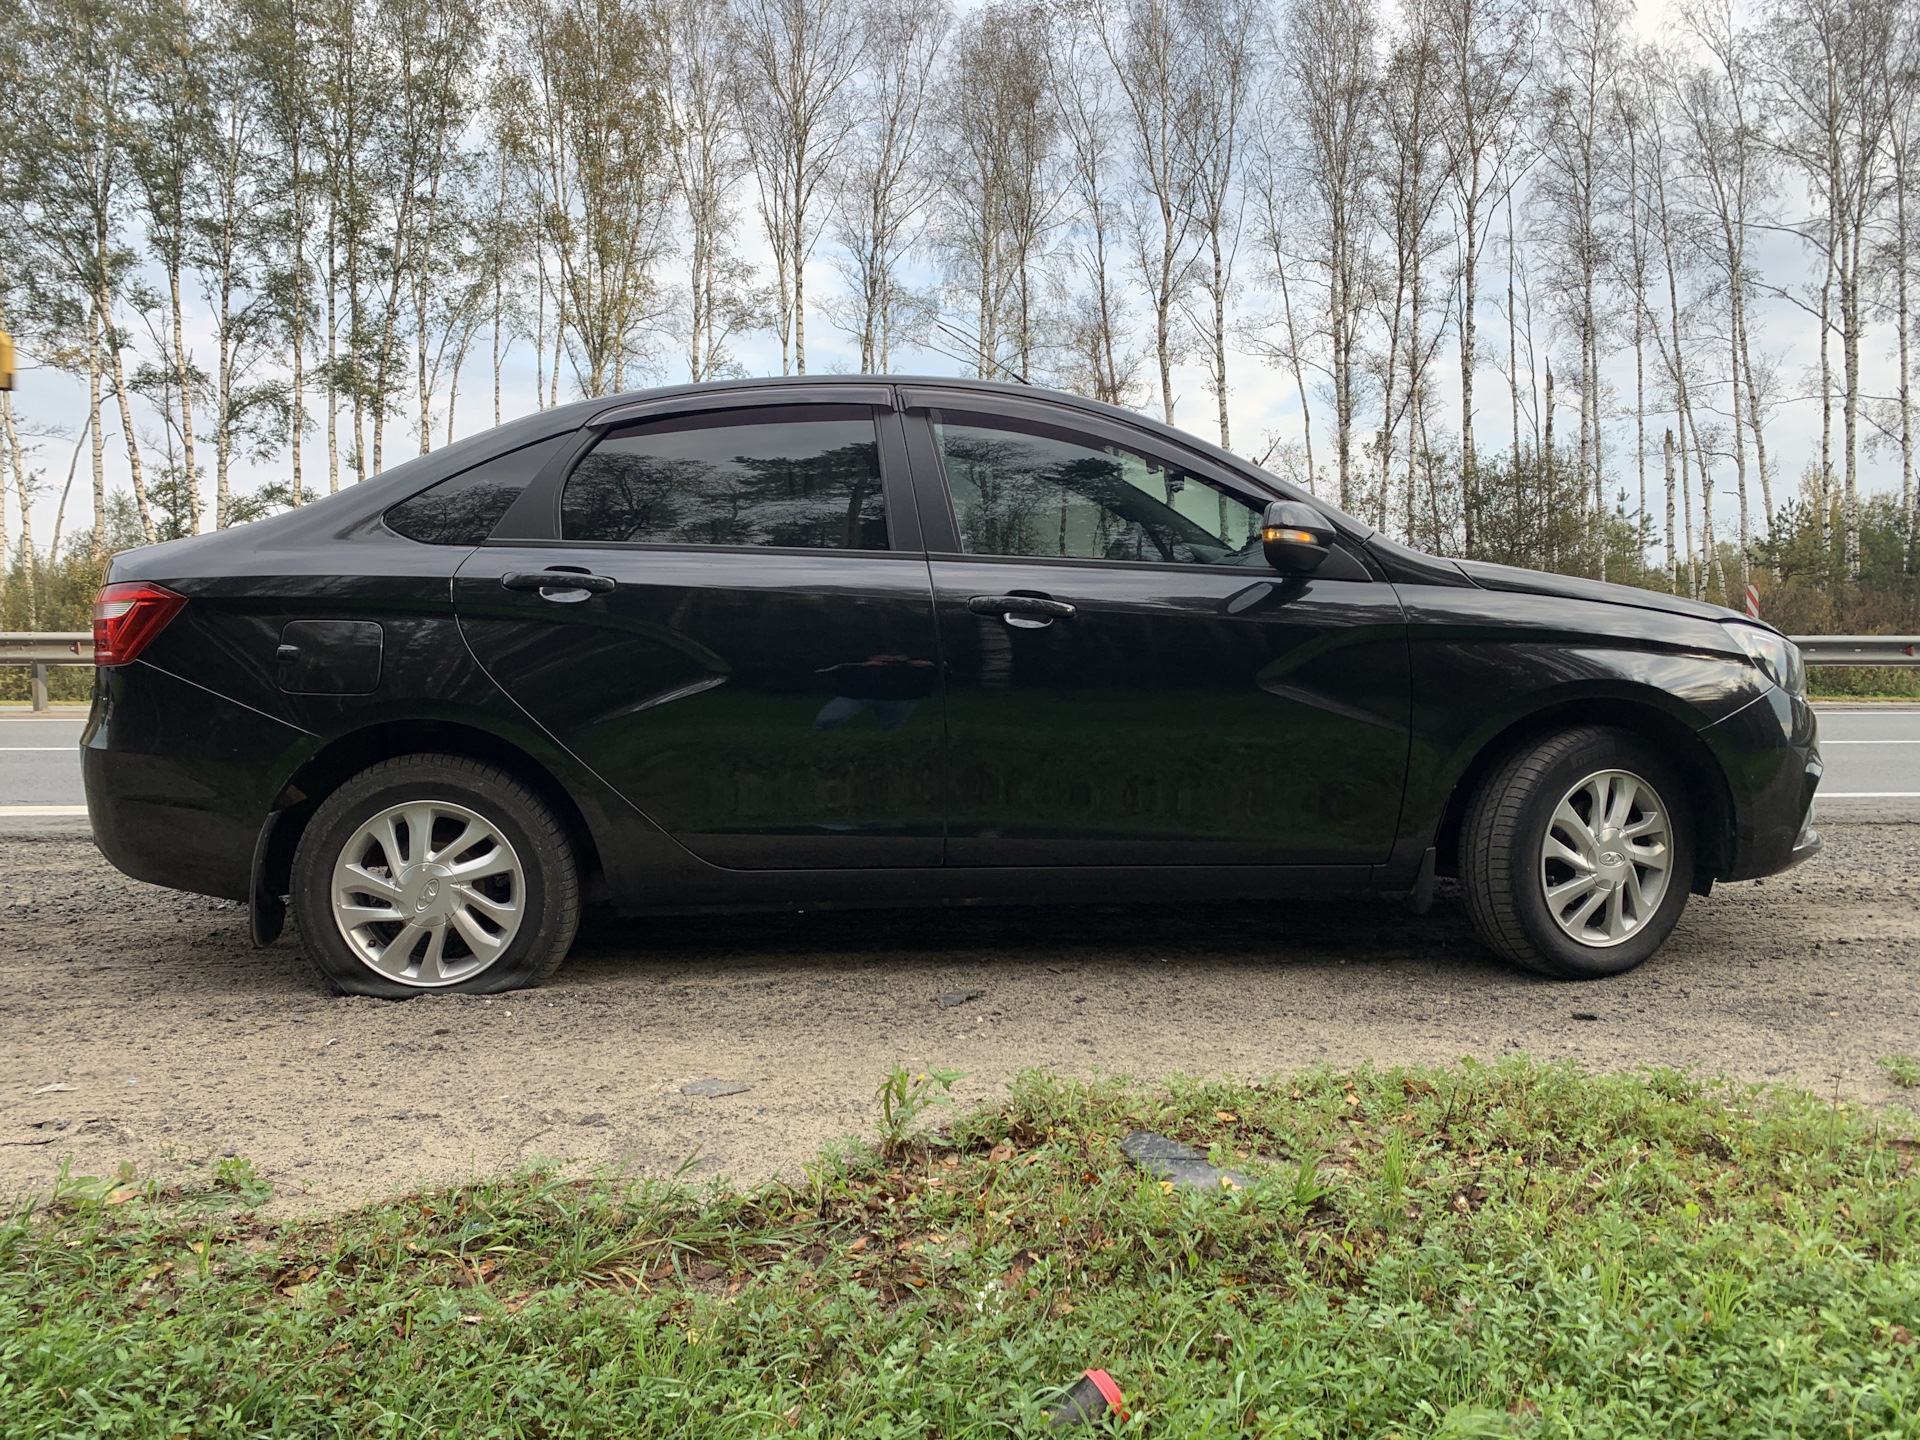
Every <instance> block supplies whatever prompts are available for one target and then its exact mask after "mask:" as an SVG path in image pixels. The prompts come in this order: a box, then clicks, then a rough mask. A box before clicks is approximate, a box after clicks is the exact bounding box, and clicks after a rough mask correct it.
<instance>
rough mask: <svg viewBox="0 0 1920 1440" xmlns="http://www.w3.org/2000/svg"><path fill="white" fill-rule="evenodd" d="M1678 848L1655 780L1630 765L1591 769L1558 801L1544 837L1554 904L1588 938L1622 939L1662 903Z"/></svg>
mask: <svg viewBox="0 0 1920 1440" xmlns="http://www.w3.org/2000/svg"><path fill="white" fill-rule="evenodd" d="M1672 853H1673V837H1672V834H1671V832H1670V830H1669V828H1668V820H1667V807H1666V806H1665V805H1664V804H1663V803H1661V800H1660V796H1659V795H1658V794H1657V793H1656V792H1655V790H1654V788H1653V787H1652V786H1651V785H1649V784H1647V782H1646V781H1644V780H1642V779H1641V778H1640V777H1639V776H1638V775H1630V774H1628V773H1627V772H1626V771H1625V770H1602V771H1600V772H1599V773H1598V774H1596V775H1589V776H1588V777H1587V778H1586V779H1584V780H1582V781H1581V782H1580V783H1579V784H1578V785H1575V786H1574V787H1573V788H1572V789H1571V790H1569V791H1568V792H1567V793H1566V796H1565V798H1563V799H1562V800H1561V801H1560V803H1559V804H1558V805H1557V806H1555V807H1554V811H1553V819H1552V820H1550V821H1549V822H1548V823H1547V835H1546V839H1545V840H1543V841H1542V842H1541V845H1540V885H1541V888H1542V889H1543V890H1544V891H1545V892H1546V897H1547V912H1548V913H1549V914H1550V915H1552V916H1553V919H1554V923H1555V924H1557V925H1559V927H1560V928H1561V929H1562V930H1564V931H1566V932H1567V934H1569V935H1571V936H1572V937H1573V938H1574V939H1575V940H1578V941H1579V942H1580V943H1581V944H1582V945H1592V946H1596V947H1606V946H1609V945H1618V944H1619V943H1620V942H1621V941H1623V940H1625V939H1627V938H1628V937H1629V936H1631V935H1633V934H1635V933H1636V932H1637V931H1638V930H1639V929H1640V927H1641V926H1642V925H1645V924H1646V923H1647V922H1648V921H1649V920H1651V919H1652V918H1653V916H1654V912H1655V911H1657V910H1658V909H1659V908H1660V902H1661V900H1663V899H1664V898H1665V897H1666V893H1667V886H1668V884H1669V883H1670V882H1671V880H1672V878H1673V877H1672V874H1671V867H1672Z"/></svg>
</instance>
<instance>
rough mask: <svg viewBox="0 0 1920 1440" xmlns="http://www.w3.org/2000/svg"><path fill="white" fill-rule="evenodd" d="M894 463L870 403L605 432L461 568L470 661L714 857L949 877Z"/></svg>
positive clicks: (690, 844)
mask: <svg viewBox="0 0 1920 1440" xmlns="http://www.w3.org/2000/svg"><path fill="white" fill-rule="evenodd" d="M902 443H903V442H902V437H901V430H900V421H899V418H898V416H897V415H896V414H895V413H894V411H893V406H892V392H891V391H890V390H889V389H888V388H886V387H883V386H809V387H794V388H792V389H790V390H785V391H778V390H775V391H769V390H765V389H756V390H748V391H740V392H732V393H731V394H726V393H724V392H723V394H722V395H721V396H720V397H718V398H716V397H714V396H713V395H711V394H708V395H704V396H696V397H693V398H692V399H687V400H681V401H677V402H674V401H669V402H664V403H663V402H653V403H651V404H650V405H648V406H646V407H643V408H641V409H639V410H637V411H635V412H631V413H625V414H621V413H616V414H615V415H613V416H611V417H603V418H602V420H601V421H599V422H597V423H596V424H595V425H593V426H591V427H589V429H588V430H587V431H586V432H583V434H582V436H581V437H580V439H579V440H578V442H577V443H576V444H575V445H574V446H573V448H572V450H571V452H570V453H569V455H568V456H567V457H566V458H565V460H564V461H563V462H562V463H561V464H559V465H557V466H556V467H555V468H554V471H553V473H551V474H546V475H543V476H542V482H543V483H542V484H541V485H540V486H537V487H535V489H533V490H530V491H529V492H528V493H527V494H526V495H525V496H523V497H522V499H521V501H520V502H519V504H518V505H517V506H516V508H515V510H514V511H512V512H510V513H509V514H508V516H507V517H506V519H505V520H504V521H503V522H502V524H501V526H500V527H499V529H497V530H496V531H495V533H494V537H493V538H492V539H490V540H489V541H488V543H487V544H486V545H484V546H482V547H481V548H480V549H479V550H477V551H476V552H475V553H474V554H473V555H472V556H470V557H469V558H468V560H467V561H466V563H465V564H464V565H463V566H462V567H461V570H460V572H459V575H458V576H457V578H456V581H455V605H456V609H457V611H458V613H459V616H460V623H461V627H462V631H463V633H464V634H465V636H466V639H467V643H468V644H469V646H471V648H472V650H473V653H474V654H475V656H476V657H477V658H478V659H479V661H480V663H481V664H482V665H483V666H484V667H485V668H486V669H487V671H488V672H489V673H490V674H491V675H492V676H493V677H494V678H495V680H496V681H497V682H498V683H499V684H500V685H501V686H502V687H503V688H504V689H505V690H506V691H507V692H508V693H509V694H510V695H511V696H512V697H513V698H514V699H515V700H516V701H517V702H518V703H519V704H520V705H521V706H522V707H523V708H524V709H525V710H526V711H527V712H528V713H529V714H531V715H532V716H533V717H534V719H535V720H537V721H538V722H539V723H540V724H541V725H542V726H543V727H545V728H546V729H547V730H548V731H549V732H550V733H551V734H553V736H554V737H555V738H556V739H557V740H558V741H559V742H560V743H561V744H563V745H565V746H566V747H567V748H568V749H569V750H571V751H572V752H573V753H574V754H575V755H576V756H578V757H579V758H580V759H581V760H582V761H583V762H584V763H585V764H587V765H588V766H590V767H592V768H593V769H594V770H595V771H596V772H597V773H598V774H599V775H600V776H601V777H602V778H603V779H605V780H606V781H607V782H608V783H609V784H611V785H612V786H613V787H614V788H616V789H617V790H619V791H620V792H621V793H623V794H624V795H625V796H627V798H628V799H630V800H631V801H632V802H633V803H634V804H635V805H636V806H638V807H639V808H640V809H641V810H642V811H644V812H645V813H646V814H647V815H648V816H649V817H651V818H652V819H653V821H654V822H655V823H656V824H658V825H659V826H661V828H663V829H664V830H665V831H667V832H668V833H669V834H670V835H672V836H673V837H674V838H675V839H676V840H678V841H679V842H680V843H681V844H683V845H684V846H686V848H687V849H689V850H690V851H692V852H693V853H694V854H696V855H698V856H700V857H701V858H702V859H705V860H708V861H710V862H712V863H714V864H716V865H722V866H728V867H734V868H746V869H808V868H824V867H837V866H914V865H935V864H938V863H939V862H940V850H941V819H942V815H941V809H942V796H941V761H942V756H941V743H942V741H941V734H940V728H939V724H938V720H939V706H938V700H937V698H936V697H937V691H938V680H939V673H938V668H937V664H936V641H935V635H934V623H933V608H932V599H931V595H930V592H929V588H928V580H927V566H926V559H925V556H924V554H923V553H922V548H921V545H920V542H919V535H918V528H917V523H916V519H915V515H914V508H913V503H912V498H911V495H910V494H909V493H908V491H907V488H906V483H905V473H906V467H905V462H904V453H903V449H902Z"/></svg>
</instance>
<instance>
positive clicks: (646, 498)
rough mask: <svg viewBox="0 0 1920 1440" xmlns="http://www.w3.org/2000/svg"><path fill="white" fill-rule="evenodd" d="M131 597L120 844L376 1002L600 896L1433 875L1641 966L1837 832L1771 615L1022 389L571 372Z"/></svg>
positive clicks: (1498, 944)
mask: <svg viewBox="0 0 1920 1440" xmlns="http://www.w3.org/2000/svg"><path fill="white" fill-rule="evenodd" d="M94 632H95V646H96V658H97V660H98V670H97V672H96V684H95V691H94V703H93V714H92V718H91V720H90V722H89V724H88V727H87V731H86V735H85V739H84V741H83V746H84V762H85V772H86V783H87V799H88V808H89V811H90V813H91V815H92V819H93V827H94V834H95V836H96V838H97V840H98V842H99V844H100V847H101V849H102V850H103V851H104V852H105V853H106V855H107V857H108V858H109V859H110V860H112V861H113V863H114V864H115V865H117V866H119V867H120V868H121V869H122V870H124V871H126V872H127V873H128V874H129V875H133V876H136V877H138V878H140V879H142V880H150V881H153V882H155V883H158V884H161V885H169V886H174V887H177V888H179V889H183V890H192V891H197V892H200V893H203V894H208V895H221V896H229V897H232V898H234V899H236V900H245V901H247V902H249V903H250V905H251V907H252V925H253V934H254V938H255V940H256V942H257V943H261V944H265V943H269V942H271V941H272V940H273V939H274V938H275V937H276V936H277V935H278V934H279V933H280V931H281V929H282V926H283V924H284V922H285V917H286V911H287V906H288V904H289V903H290V904H291V907H292V911H293V916H294V919H295V922H296V926H297V930H298V934H299V939H300V944H301V947H302V949H303V950H304V951H305V953H306V955H307V957H308V959H309V960H310V961H311V962H312V963H313V965H314V966H315V967H316V968H317V969H318V970H319V971H320V973H321V974H322V975H323V976H324V977H325V978H326V979H327V980H328V981H329V982H331V983H332V984H333V985H334V986H336V987H337V988H339V989H340V990H342V991H350V992H356V993H361V994H371V995H387V996H404V995H407V994H411V993H414V992H418V991H421V990H430V989H441V990H462V991H469V992H487V991H501V990H510V989H513V988H515V987H517V986H523V985H530V984H534V983H536V982H537V981H539V980H540V979H541V978H543V977H544V976H546V975H549V974H551V973H552V971H553V970H554V968H555V967H556V966H557V965H559V964H560V962H561V960H562V959H563V958H564V957H565V955H566V953H567V949H568V946H569V945H570V944H571V943H572V941H573V937H574V931H575V927H576V925H577V923H578V920H579V916H580V913H581V910H582V907H583V906H597V907H601V908H604V909H606V910H609V911H615V912H620V913H627V914H633V913H643V912H655V913H659V912H681V913H685V912H690V911H704V910H722V909H739V908H780V907H795V908H799V907H824V906H830V905H908V904H950V903H973V902H980V901H1001V902H1035V901H1075V900H1101V901H1113V900H1134V899H1139V900H1149V899H1155V900H1167V899H1177V900H1182V901H1187V902H1194V903H1196V905H1197V906H1198V905H1202V904H1204V902H1206V901H1210V900H1220V899H1227V898H1242V899H1260V900H1279V899H1284V898H1287V897H1294V896H1301V895H1309V894H1312V895H1320V894H1330V893H1331V894H1340V893H1348V894H1355V895H1361V894H1371V895H1376V896H1382V895H1384V896H1396V897H1406V898H1407V899H1408V900H1409V901H1410V903H1411V904H1412V905H1413V906H1414V907H1415V908H1416V909H1424V908H1425V906H1426V905H1427V904H1428V903H1429V902H1430V900H1431V898H1432V893H1433V887H1434V880H1435V877H1436V876H1437V875H1457V876H1458V877H1459V879H1460V883H1461V888H1462V890H1463V891H1464V893H1465V896H1466V900H1467V905H1468V909H1469V911H1470V912H1471V914H1472V917H1473V920H1474V923H1475V925H1476V926H1477V928H1478V930H1479V933H1480V934H1481V936H1482V937H1483V938H1484V939H1485V941H1486V943H1487V944H1488V945H1489V946H1491V947H1492V948H1493V949H1494V950H1496V951H1497V952H1498V953H1499V954H1501V955H1502V956H1504V957H1506V958H1507V959H1509V960H1512V961H1515V962H1517V963H1519V964H1521V965H1525V966H1528V967H1531V968H1533V969H1536V970H1540V971H1543V972H1545V973H1547V974H1550V975H1557V976H1564V977H1568V978H1580V977H1589V976H1600V975H1612V974H1617V973H1619V972H1620V971H1623V970H1627V969H1629V968H1631V967H1632V966H1635V965H1637V964H1639V963H1640V962H1641V961H1643V960H1645V959H1646V958H1647V957H1648V956H1649V955H1651V954H1652V953H1653V951H1654V950H1655V949H1656V948H1657V947H1658V946H1659V945H1660V943H1661V942H1662V941H1663V940H1664V939H1665V938H1666V936H1667V934H1668V933H1669V932H1670V931H1671V930H1672V929H1673V926H1674V924H1675V922H1676V921H1677V920H1678V918H1679V916H1680V912H1681V910H1682V909H1683V908H1684V907H1685V905H1686V902H1687V896H1688V895H1689V894H1705V893H1706V892H1707V891H1708V890H1709V888H1710V887H1711V886H1712V885H1713V883H1714V882H1715V881H1716V880H1742V879H1748V878H1751V877H1754V876H1760V875H1768V874H1771V873H1773V872H1775V871H1778V870H1781V869H1784V868H1785V867H1787V866H1789V865H1792V864H1793V863H1795V862H1796V861H1798V860H1800V859H1802V858H1804V857H1805V856H1807V855H1808V854H1810V853H1812V851H1813V850H1814V849H1815V848H1816V847H1817V846H1818V844H1819V839H1818V837H1817V836H1816V835H1815V834H1814V833H1813V831H1812V829H1811V825H1810V817H1811V812H1812V801H1813V793H1814V787H1815V785H1816V784H1817V782H1818V779H1819V775H1820V759H1819V752H1818V749H1817V746H1816V743H1815V734H1814V719H1813V715H1812V712H1811V710H1810V709H1809V707H1808V705H1807V702H1806V694H1805V676H1804V671H1803V670H1802V669H1801V665H1800V660H1799V655H1798V652H1797V651H1796V650H1795V649H1794V647H1793V646H1792V645H1791V644H1790V643H1788V642H1787V641H1786V640H1785V639H1784V638H1783V637H1781V636H1780V635H1779V634H1777V633H1776V632H1774V631H1773V630H1770V629H1768V628H1766V627H1765V626H1762V625H1757V624H1754V623H1752V622H1750V621H1747V620H1745V619H1743V618H1742V617H1740V616H1738V615H1736V614H1734V613H1733V612H1731V611H1728V610H1723V609H1720V608H1718V607H1715V606H1711V605H1704V604H1699V603H1696V602H1694V601H1691V600H1683V599H1677V598H1674V597H1671V596H1667V595H1659V594H1652V593H1649V592H1647V591H1643V590H1636V589H1629V588H1626V587H1622V586H1617V585H1606V584H1600V583H1597V582H1593V581H1586V580H1577V579H1569V578H1566V577H1564V576H1558V575H1545V574H1536V573H1533V572H1530V571H1524V570H1514V569H1508V568H1505V567H1502V566H1498V565H1486V564H1477V563H1473V562H1468V561H1454V560H1443V559H1437V558H1435V557H1433V556H1430V555H1424V554H1420V553H1418V552H1415V551H1412V550H1409V549H1406V548H1405V547H1403V546H1400V545H1397V544H1395V543H1393V542H1392V541H1389V540H1388V539H1386V538H1385V537H1384V536H1382V535H1380V534H1378V533H1376V532H1375V531H1373V530H1372V529H1371V528H1369V527H1368V526H1366V525H1364V524H1362V523H1360V522H1359V521H1356V520H1354V519H1352V518H1351V517H1349V516H1346V515H1342V514H1340V513H1338V512H1336V511H1333V510H1331V509H1329V508H1328V507H1327V506H1325V505H1324V504H1322V503H1320V502H1318V501H1315V500H1313V499H1312V498H1311V497H1308V496H1305V495H1301V494H1298V493H1296V492H1294V491H1293V490H1291V489H1289V488H1288V487H1287V486H1286V485H1284V484H1282V483H1281V482H1280V481H1278V480H1276V479H1274V478H1273V477H1272V476H1270V475H1267V474H1265V473H1264V472H1262V471H1261V470H1258V469H1256V468H1254V467H1253V466H1251V465H1249V464H1248V463H1247V462H1245V461H1243V460H1241V459H1239V458H1237V457H1235V456H1233V455H1230V454H1228V453H1226V452H1225V451H1222V450H1219V449H1216V448H1215V447H1213V446H1211V445H1208V444H1206V443H1204V442H1202V441H1199V440H1196V439H1194V438H1193V437H1191V436H1188V435H1184V434H1181V433H1180V432H1178V431H1175V430H1172V429H1169V428H1167V427H1165V426H1162V425H1158V424H1155V423H1153V422H1151V421H1147V420H1143V419H1141V418H1140V417H1139V416H1137V415H1133V414H1130V413H1126V412H1123V411H1120V410H1115V409H1111V408H1109V407H1106V406H1102V405H1097V404H1093V403H1091V402H1088V401H1084V400H1080V399H1076V398H1074V397H1072V396H1067V395H1056V394H1051V393H1047V392H1042V391H1036V390H1032V389H1025V388H1021V387H1017V386H1006V385H997V384H987V383H980V382H969V381H962V380H934V379H928V380H912V381H905V380H901V381H891V380H879V379H871V378H862V379H845V378H831V379H817V380H771V381H742V382H739V383H725V384H713V385H699V386H683V387H679V388H673V389H663V390H653V391H645V392H641V393H637V394H628V395H619V396H614V397H610V398H607V399H600V400H588V401H583V402H580V403H578V404H574V405H568V406H563V407H560V408H557V409H552V410H547V411H543V412H541V413H540V414H537V415H531V416H528V417H527V418H525V419H522V420H517V421H514V422H513V423H511V424H508V425H503V426H501V427H499V428H498V429H496V430H493V431H490V432H488V433H486V434H484V435H478V436H475V437H473V438H471V439H468V440H464V441H461V442H459V443H457V444H453V445H449V446H447V447H446V448H445V449H443V450H440V451H437V452H435V453H433V454H431V455H426V456H422V457H420V458H419V459H416V460H412V461H409V462H408V463H406V464H404V465H400V466H397V467H395V468H394V469H392V470H390V471H388V472H387V473H386V474H384V475H382V476H381V477H379V478H378V479H377V480H374V481H371V482H369V483H367V484H364V485H360V486H357V487H355V488H354V489H352V490H349V491H346V492H343V493H341V494H339V495H336V496H331V497H328V498H327V499H325V500H322V501H320V502H318V503H316V504H312V505H309V506H307V507H305V508H303V509H299V510H295V511H292V512H289V513H287V514H283V515H279V516H276V517H274V518H272V519H269V520H263V521H260V522H258V523H256V524H252V525H248V526H245V527H243V528H240V529H234V530H227V531H222V532H220V533H218V534H212V535H203V536H198V537H195V538H192V539H187V540H177V541H173V542H171V543H169V544H164V545H156V546H150V547H148V548H146V549H142V550H135V551H131V552H128V553H126V554H123V555H121V556H119V557H118V558H117V559H116V560H115V561H114V563H113V569H112V572H111V574H110V576H109V583H108V584H107V586H106V588H105V589H104V590H102V591H101V593H100V597H99V602H98V604H97V606H96V609H95V620H94ZM1194 913H1195V918H1196V921H1197V922H1198V923H1204V918H1205V914H1206V911H1205V909H1204V908H1196V909H1195V912H1194ZM1285 914H1286V912H1285V910H1284V909H1276V910H1275V925H1276V926H1277V927H1284V925H1285V923H1286V922H1285Z"/></svg>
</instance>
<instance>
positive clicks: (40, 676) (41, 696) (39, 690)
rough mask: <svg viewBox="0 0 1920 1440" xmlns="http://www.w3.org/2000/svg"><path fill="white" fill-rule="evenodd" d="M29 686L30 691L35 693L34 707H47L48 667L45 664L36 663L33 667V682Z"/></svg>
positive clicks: (40, 708) (38, 708) (39, 708)
mask: <svg viewBox="0 0 1920 1440" xmlns="http://www.w3.org/2000/svg"><path fill="white" fill-rule="evenodd" d="M29 688H30V693H31V694H32V695H33V708H34V709H36V710H44V709H46V708H47V667H46V666H45V665H35V666H34V667H33V682H32V684H31V686H30V687H29Z"/></svg>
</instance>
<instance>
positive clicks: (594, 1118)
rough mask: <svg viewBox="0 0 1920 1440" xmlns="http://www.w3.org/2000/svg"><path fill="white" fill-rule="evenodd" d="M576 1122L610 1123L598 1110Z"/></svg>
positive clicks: (587, 1123) (581, 1123)
mask: <svg viewBox="0 0 1920 1440" xmlns="http://www.w3.org/2000/svg"><path fill="white" fill-rule="evenodd" d="M740 1088H741V1089H742V1090H744V1089H746V1088H747V1087H746V1086H744V1085H742V1086H741V1087H740ZM574 1123H575V1124H576V1125H605V1124H607V1123H608V1121H607V1117H606V1116H605V1115H603V1114H602V1113H601V1112H600V1111H598V1110H596V1111H594V1112H593V1114H591V1115H582V1116H581V1117H580V1118H579V1119H578V1120H576V1121H575V1122H574Z"/></svg>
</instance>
